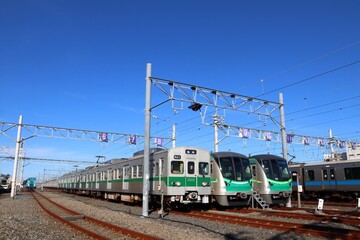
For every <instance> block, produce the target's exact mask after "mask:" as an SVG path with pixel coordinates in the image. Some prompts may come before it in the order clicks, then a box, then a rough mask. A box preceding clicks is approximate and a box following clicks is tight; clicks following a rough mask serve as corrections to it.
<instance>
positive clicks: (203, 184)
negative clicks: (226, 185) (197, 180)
mask: <svg viewBox="0 0 360 240" xmlns="http://www.w3.org/2000/svg"><path fill="white" fill-rule="evenodd" d="M201 185H202V186H203V187H208V186H210V183H209V182H202V183H201Z"/></svg>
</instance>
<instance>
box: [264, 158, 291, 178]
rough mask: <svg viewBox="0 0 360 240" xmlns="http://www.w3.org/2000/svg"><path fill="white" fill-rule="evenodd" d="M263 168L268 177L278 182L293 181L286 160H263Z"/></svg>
mask: <svg viewBox="0 0 360 240" xmlns="http://www.w3.org/2000/svg"><path fill="white" fill-rule="evenodd" d="M262 167H263V169H264V172H265V174H266V177H267V178H269V179H272V180H276V181H288V180H290V179H291V174H290V170H289V168H288V165H287V162H286V160H285V159H263V160H262Z"/></svg>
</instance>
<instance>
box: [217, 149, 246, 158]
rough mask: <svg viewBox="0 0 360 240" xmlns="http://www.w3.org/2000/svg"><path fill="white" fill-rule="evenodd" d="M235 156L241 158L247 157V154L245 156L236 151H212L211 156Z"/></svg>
mask: <svg viewBox="0 0 360 240" xmlns="http://www.w3.org/2000/svg"><path fill="white" fill-rule="evenodd" d="M229 155H230V156H235V157H242V158H248V157H247V156H245V155H244V154H241V153H237V152H230V151H228V152H225V151H224V152H212V153H211V156H213V157H225V156H229Z"/></svg>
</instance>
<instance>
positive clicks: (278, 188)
mask: <svg viewBox="0 0 360 240" xmlns="http://www.w3.org/2000/svg"><path fill="white" fill-rule="evenodd" d="M250 165H251V170H252V175H253V191H255V192H256V193H257V194H259V195H260V196H261V198H262V199H263V200H264V201H265V202H266V203H267V204H268V205H284V204H288V203H289V201H290V198H291V193H292V187H291V176H290V171H289V168H288V164H287V161H286V159H284V158H282V157H279V156H275V155H271V154H262V155H255V156H251V157H250Z"/></svg>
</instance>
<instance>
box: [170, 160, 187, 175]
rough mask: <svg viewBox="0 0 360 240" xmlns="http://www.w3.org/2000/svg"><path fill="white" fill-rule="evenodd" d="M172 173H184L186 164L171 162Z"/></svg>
mask: <svg viewBox="0 0 360 240" xmlns="http://www.w3.org/2000/svg"><path fill="white" fill-rule="evenodd" d="M171 173H175V174H182V173H184V162H183V161H172V162H171Z"/></svg>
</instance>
